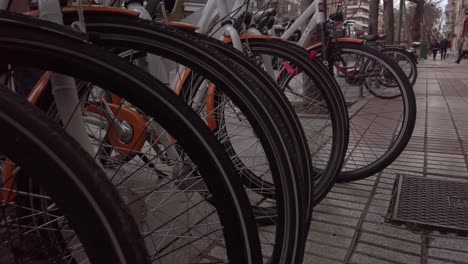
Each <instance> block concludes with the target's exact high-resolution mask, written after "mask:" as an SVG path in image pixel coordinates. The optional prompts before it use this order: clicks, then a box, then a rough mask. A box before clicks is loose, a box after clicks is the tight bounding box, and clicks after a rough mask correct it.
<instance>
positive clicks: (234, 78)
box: [66, 14, 308, 263]
mask: <svg viewBox="0 0 468 264" xmlns="http://www.w3.org/2000/svg"><path fill="white" fill-rule="evenodd" d="M73 19H74V16H73V15H70V16H66V20H67V21H68V22H71V21H73ZM86 23H87V28H88V30H89V31H90V32H94V33H99V34H96V35H95V39H93V41H94V43H96V44H99V45H102V46H104V47H107V48H113V47H119V48H124V49H125V48H127V49H130V50H131V51H132V53H131V54H132V56H128V57H131V58H133V59H134V58H135V54H137V53H141V52H143V53H145V54H148V53H149V54H156V55H159V56H163V59H164V60H166V61H170V62H172V63H174V62H175V63H176V64H178V65H183V67H184V69H186V67H188V68H190V69H191V70H192V72H191V73H190V74H189V75H188V77H187V76H184V73H183V72H181V71H178V69H180V68H179V67H175V69H176V70H175V72H176V76H184V77H183V78H182V77H180V79H181V80H182V81H186V80H187V78H190V76H192V75H194V74H199V75H201V76H203V78H204V79H205V80H207V81H208V82H212V83H213V84H215V85H216V87H218V88H219V90H220V91H221V90H222V92H223V93H224V94H225V95H226V96H227V97H228V98H229V101H230V102H232V103H233V104H234V105H235V108H236V110H238V111H241V112H242V118H241V119H240V121H239V122H238V123H237V124H236V126H237V127H242V128H244V129H243V130H242V131H240V132H236V133H239V134H238V135H240V133H246V134H247V135H248V140H250V141H249V142H248V143H245V142H246V141H244V143H242V142H239V141H237V142H236V144H238V145H241V144H244V145H243V146H244V147H243V148H244V149H246V146H247V147H248V149H250V150H252V151H253V152H254V153H255V154H254V155H255V157H256V159H258V160H260V162H259V163H254V164H253V165H250V166H249V167H253V166H256V170H258V173H263V174H265V175H266V176H265V177H271V178H272V179H273V182H274V190H271V189H268V188H266V187H265V186H263V187H262V189H261V191H258V190H256V188H255V187H256V186H252V185H250V186H246V187H247V189H248V190H249V191H251V192H249V197H250V198H251V204H252V205H254V206H255V208H254V210H255V212H256V213H258V214H257V215H256V216H257V219H258V218H262V220H261V221H262V222H265V221H270V222H273V223H274V224H275V225H274V226H269V227H266V228H264V229H267V230H268V232H261V234H260V239H261V243H262V247H263V248H264V251H265V252H268V253H266V254H265V256H267V257H269V258H270V260H271V261H273V262H276V261H279V262H281V263H291V262H300V260H301V259H302V255H303V254H302V252H303V250H304V239H303V236H304V232H303V231H302V230H303V229H304V226H305V225H304V222H303V221H304V220H303V207H304V205H303V203H302V201H303V200H304V197H303V193H304V192H303V190H302V186H303V185H304V184H303V182H302V180H303V178H302V177H303V173H302V170H303V166H304V165H303V164H304V163H306V164H307V162H308V160H307V159H306V158H303V157H304V156H305V155H306V154H304V155H303V156H299V154H300V153H299V151H297V150H296V149H295V148H291V147H290V146H296V145H297V144H295V142H301V141H300V140H301V137H300V135H301V133H300V132H294V134H292V133H293V132H290V131H291V130H292V129H296V128H295V127H293V128H291V126H290V125H289V124H288V123H287V121H288V120H289V119H287V118H285V117H283V116H285V113H284V104H285V103H287V101H285V100H284V95H283V96H282V97H279V96H281V94H280V93H278V92H277V91H275V92H271V91H270V90H271V86H270V84H271V83H273V84H272V85H274V81H272V80H270V79H269V77H267V76H265V74H264V73H262V72H261V70H258V71H259V72H260V76H265V77H263V78H264V79H266V80H268V81H267V82H264V81H262V80H263V79H260V80H259V77H256V76H252V75H251V74H250V73H249V72H247V71H246V69H245V67H244V65H243V64H242V65H240V64H239V63H237V57H235V59H236V61H234V60H233V57H232V56H231V54H229V53H227V54H228V55H230V56H229V57H228V56H226V55H224V54H223V53H222V52H221V51H219V50H222V48H219V49H218V48H215V47H218V46H219V45H222V44H220V42H219V41H213V40H209V39H208V38H206V37H203V36H199V35H195V34H191V33H186V32H181V31H178V30H175V29H170V28H167V27H165V26H163V25H159V24H155V23H151V22H148V21H143V20H138V19H136V18H133V17H121V16H106V15H99V16H93V15H91V14H87V16H86ZM228 49H229V50H230V52H232V48H228ZM121 51H122V49H119V52H121ZM233 53H234V54H236V56H239V57H240V58H241V59H242V61H247V63H248V64H249V65H251V66H252V64H251V62H249V61H248V60H246V59H245V58H244V57H243V55H242V54H241V53H239V52H238V51H234V52H233ZM228 65H229V66H231V67H234V69H231V68H227V67H226V66H228ZM254 68H255V66H254ZM249 70H250V69H249ZM184 78H185V79H184ZM187 83H190V85H191V86H195V84H194V82H192V81H191V82H187ZM277 96H278V97H279V98H278V97H277ZM201 97H202V98H205V97H203V96H201ZM227 97H224V98H225V99H226V98H227ZM189 103H191V102H189ZM202 103H203V102H202ZM198 105H200V104H197V111H198V112H199V113H200V114H202V115H204V116H206V115H208V114H207V113H206V108H205V107H204V104H201V107H198ZM296 118H297V117H296ZM246 134H244V135H246ZM224 135H225V134H220V133H218V138H220V140H221V141H223V140H224V139H225V137H224ZM292 135H294V136H292ZM296 135H299V136H296ZM231 142H232V141H231ZM298 146H302V145H298ZM238 153H239V152H237V153H236V154H238ZM241 154H242V156H241V159H242V160H243V161H246V160H249V158H250V157H249V156H254V155H252V154H250V153H249V152H247V151H243V152H242V153H241ZM258 155H260V158H259V157H258ZM236 157H237V156H236ZM262 157H265V158H262ZM305 157H307V156H305ZM233 159H236V158H233ZM265 161H267V162H268V163H265ZM244 164H245V162H244ZM293 164H294V165H293ZM272 191H273V192H274V196H270V197H269V198H274V200H273V199H270V200H267V199H265V198H262V197H260V199H259V197H258V194H259V193H262V196H263V194H265V195H266V194H269V193H272ZM254 193H255V194H254ZM272 200H273V201H272ZM257 203H260V204H261V206H256V205H257ZM273 210H274V211H273ZM271 211H273V213H274V214H273V215H271Z"/></svg>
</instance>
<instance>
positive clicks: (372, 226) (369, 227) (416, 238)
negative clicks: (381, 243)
mask: <svg viewBox="0 0 468 264" xmlns="http://www.w3.org/2000/svg"><path fill="white" fill-rule="evenodd" d="M362 230H364V231H366V232H372V233H378V234H384V235H389V236H391V237H396V238H399V239H404V240H409V241H413V242H418V243H419V242H420V241H421V235H420V234H416V233H412V232H410V231H408V230H407V229H405V228H402V227H398V226H393V225H390V224H385V223H379V224H376V223H369V222H364V223H363V224H362Z"/></svg>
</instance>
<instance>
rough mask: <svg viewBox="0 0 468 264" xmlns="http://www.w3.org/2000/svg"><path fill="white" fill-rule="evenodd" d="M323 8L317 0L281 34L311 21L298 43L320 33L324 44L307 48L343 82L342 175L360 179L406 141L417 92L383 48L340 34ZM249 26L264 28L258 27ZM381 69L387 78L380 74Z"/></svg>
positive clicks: (377, 168) (343, 178) (384, 162)
mask: <svg viewBox="0 0 468 264" xmlns="http://www.w3.org/2000/svg"><path fill="white" fill-rule="evenodd" d="M324 7H325V5H324V1H323V0H316V1H314V2H313V3H312V4H311V5H310V6H309V7H308V8H307V9H306V10H305V11H304V12H303V14H302V15H301V16H300V17H299V18H297V19H296V21H295V22H294V23H293V24H292V25H290V27H289V28H288V29H287V30H286V31H285V32H284V34H283V35H282V36H281V38H282V39H285V40H286V39H289V37H291V36H292V35H293V34H294V33H295V31H296V30H297V29H298V28H299V27H300V26H302V25H306V27H305V29H304V30H303V34H302V36H301V38H300V39H299V41H298V42H297V45H299V46H305V44H306V40H307V39H308V37H309V36H310V35H311V34H313V32H314V30H316V29H319V31H320V32H321V39H322V43H323V45H322V43H318V44H315V45H312V46H310V47H307V49H308V50H309V51H314V52H316V53H317V58H319V59H320V60H321V61H322V62H323V63H324V64H325V65H326V66H327V67H328V68H329V70H330V72H331V73H333V75H334V76H335V79H336V80H337V81H338V83H339V84H340V87H341V89H342V91H343V93H344V95H345V99H346V103H347V106H348V112H349V118H350V120H349V122H350V142H349V146H348V153H347V156H346V160H345V165H344V169H343V170H342V172H341V174H340V175H339V176H338V178H337V180H338V181H340V182H341V181H352V180H359V179H363V178H366V177H369V176H371V175H373V174H375V173H378V172H380V171H381V170H383V169H384V168H385V167H387V166H388V165H390V164H391V163H392V162H393V161H394V160H395V159H396V158H397V157H398V155H399V154H400V153H401V152H402V151H403V149H404V148H405V146H406V145H407V143H408V141H409V139H410V137H411V134H412V131H413V129H414V125H415V118H416V102H415V96H414V91H413V90H412V88H411V84H410V83H409V80H408V78H407V77H406V76H405V74H404V72H403V71H402V70H401V69H400V68H399V67H398V66H397V65H396V64H395V63H394V62H392V61H389V60H388V58H386V57H385V56H383V54H381V53H380V52H378V51H376V50H375V49H372V48H370V47H366V46H364V45H363V42H364V40H359V39H350V38H337V37H335V36H334V35H333V32H335V31H334V30H335V27H336V23H335V22H334V21H333V20H327V19H326V18H325V14H324V11H325V8H324ZM249 30H250V32H252V33H255V32H259V31H258V29H256V28H253V27H251V28H250V29H249ZM379 71H380V73H379V76H382V78H378V77H377V76H376V74H377V72H379ZM367 75H369V76H367ZM367 77H369V78H367ZM363 86H364V87H365V90H364V87H363ZM379 87H383V88H385V89H384V90H385V93H386V94H382V92H381V91H379V92H378V93H376V92H375V91H378V90H379V89H378V88H379ZM387 88H388V89H387ZM366 90H367V91H373V92H374V95H373V94H371V93H370V94H368V93H367V92H365V91H366ZM375 94H378V95H379V96H375ZM383 97H388V98H389V97H392V98H393V99H391V100H390V99H382V98H383ZM379 118H381V119H382V120H380V121H379ZM377 121H378V122H377Z"/></svg>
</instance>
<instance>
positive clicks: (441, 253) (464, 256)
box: [429, 248, 468, 263]
mask: <svg viewBox="0 0 468 264" xmlns="http://www.w3.org/2000/svg"><path fill="white" fill-rule="evenodd" d="M429 256H431V257H439V258H442V259H448V260H453V261H460V262H465V263H466V262H467V261H468V252H458V251H452V250H447V249H439V248H429Z"/></svg>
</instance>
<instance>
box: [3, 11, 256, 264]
mask: <svg viewBox="0 0 468 264" xmlns="http://www.w3.org/2000/svg"><path fill="white" fill-rule="evenodd" d="M0 17H1V18H2V23H0V32H1V33H0V35H1V37H0V47H1V48H0V54H1V56H2V61H4V62H6V63H9V64H13V65H19V66H30V67H37V68H41V69H46V70H51V71H55V72H60V73H62V74H67V75H70V76H72V77H75V78H78V79H81V80H86V81H90V82H92V83H94V84H96V85H99V86H101V87H106V88H107V87H108V89H109V90H110V91H112V92H115V93H118V94H119V95H121V96H125V98H126V99H127V100H128V101H130V102H137V104H138V106H139V107H141V109H142V110H144V111H145V112H146V113H147V114H148V115H151V116H158V123H159V124H160V125H161V126H163V127H165V128H167V130H168V132H169V133H170V134H171V135H172V136H173V137H174V138H177V139H178V144H180V145H181V146H183V147H184V150H185V151H186V152H187V153H188V154H189V155H190V157H191V159H192V161H193V162H194V163H195V164H197V166H198V171H199V172H200V173H201V174H202V176H203V177H204V180H205V181H204V182H205V184H206V185H207V187H208V189H209V190H210V194H211V195H212V197H213V201H214V204H215V205H216V207H217V209H218V210H217V214H218V216H219V219H220V222H221V224H222V226H223V235H224V241H225V243H226V248H227V257H228V259H229V261H231V262H234V263H259V262H261V259H262V257H261V253H260V252H261V251H260V247H259V241H258V236H257V229H256V226H255V222H254V219H253V215H252V212H251V210H250V208H249V206H248V200H247V197H246V194H245V190H244V189H243V188H242V185H241V183H240V181H239V179H238V177H237V175H236V173H235V169H234V168H233V165H232V163H231V162H230V159H229V157H228V156H227V155H226V153H225V152H224V151H223V149H222V147H221V146H220V145H219V143H218V142H217V140H216V138H215V137H214V136H213V135H212V134H211V132H210V131H209V130H208V129H207V128H206V126H205V125H204V123H203V122H202V121H201V120H200V118H199V117H198V116H197V115H196V113H194V112H193V110H192V109H190V108H189V107H188V106H187V105H186V104H185V103H184V102H183V100H181V99H180V98H178V97H177V96H176V95H175V94H173V93H172V92H171V91H169V90H168V89H167V88H166V87H165V86H164V85H162V84H161V83H160V82H158V81H157V80H155V79H154V78H152V77H151V76H150V75H149V74H146V73H143V72H142V71H141V70H140V69H139V68H138V67H135V66H133V65H130V64H128V63H127V62H126V61H124V60H121V59H119V58H117V57H116V56H115V55H112V54H110V53H108V52H106V51H105V50H101V49H97V48H96V47H95V46H92V45H89V44H88V43H87V42H86V41H84V40H83V35H81V34H75V33H72V32H70V31H68V30H66V29H65V28H64V27H61V26H59V25H55V24H52V23H49V22H45V21H40V20H37V19H34V18H31V17H26V16H23V15H18V14H11V13H8V12H3V11H2V12H0ZM25 40H26V41H25ZM83 65H86V67H83ZM226 208H229V210H226ZM96 248H98V247H96Z"/></svg>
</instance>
